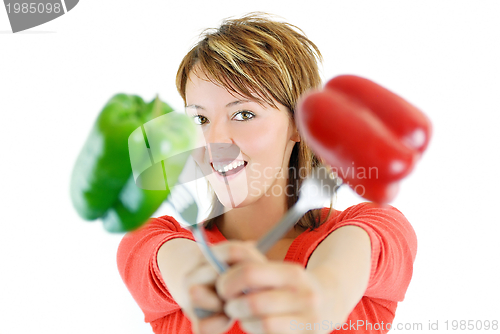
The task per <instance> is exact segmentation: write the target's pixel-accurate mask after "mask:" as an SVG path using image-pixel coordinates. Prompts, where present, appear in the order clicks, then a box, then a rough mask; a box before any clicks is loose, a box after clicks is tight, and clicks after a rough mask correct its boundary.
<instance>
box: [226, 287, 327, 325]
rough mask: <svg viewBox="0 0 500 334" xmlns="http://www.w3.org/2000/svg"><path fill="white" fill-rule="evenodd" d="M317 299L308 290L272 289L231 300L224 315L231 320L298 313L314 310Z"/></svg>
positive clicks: (317, 302)
mask: <svg viewBox="0 0 500 334" xmlns="http://www.w3.org/2000/svg"><path fill="white" fill-rule="evenodd" d="M319 302H320V300H319V298H318V296H317V295H316V294H315V293H313V292H312V291H311V290H309V289H302V290H299V291H296V290H295V289H293V290H292V289H289V288H285V289H273V290H265V291H257V292H252V293H249V294H247V295H243V296H241V297H238V298H235V299H231V300H229V301H228V302H227V303H226V304H225V305H224V311H225V313H226V314H227V315H228V316H229V317H232V318H237V319H250V318H254V317H260V316H266V315H267V316H268V315H285V314H294V313H300V312H302V311H303V310H316V309H317V308H318V306H319Z"/></svg>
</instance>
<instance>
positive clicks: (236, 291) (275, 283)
mask: <svg viewBox="0 0 500 334" xmlns="http://www.w3.org/2000/svg"><path fill="white" fill-rule="evenodd" d="M304 275H305V271H304V270H303V268H302V267H300V266H299V265H297V264H292V263H279V262H266V263H254V262H251V263H243V264H237V265H234V266H233V267H231V268H230V269H229V270H228V271H227V272H226V273H224V274H222V275H221V276H220V277H219V278H218V279H217V281H216V289H217V293H218V294H219V296H220V297H221V298H222V299H224V300H228V299H232V298H235V297H237V296H239V295H241V293H242V291H250V290H261V289H271V288H284V287H289V288H299V287H300V286H301V284H302V283H303V282H304V280H305V278H304Z"/></svg>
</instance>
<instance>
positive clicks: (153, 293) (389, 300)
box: [117, 203, 417, 334]
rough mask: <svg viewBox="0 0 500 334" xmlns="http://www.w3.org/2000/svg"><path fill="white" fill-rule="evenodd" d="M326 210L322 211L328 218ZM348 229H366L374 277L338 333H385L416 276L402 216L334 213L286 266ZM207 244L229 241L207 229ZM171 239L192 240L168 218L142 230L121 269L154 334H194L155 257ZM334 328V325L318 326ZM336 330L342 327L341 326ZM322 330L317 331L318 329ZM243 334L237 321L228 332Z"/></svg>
mask: <svg viewBox="0 0 500 334" xmlns="http://www.w3.org/2000/svg"><path fill="white" fill-rule="evenodd" d="M327 210H328V209H324V210H323V214H326V212H327ZM345 225H356V226H359V227H361V228H363V229H364V230H365V231H366V232H367V233H368V235H369V237H370V241H371V249H372V252H371V273H370V280H369V282H368V287H367V289H366V291H365V293H364V296H363V298H362V299H361V300H360V301H359V303H358V304H357V305H356V307H355V308H354V310H353V311H352V312H351V314H350V315H349V318H348V320H347V322H346V323H345V324H343V325H342V328H340V329H338V327H337V329H338V330H336V331H335V333H337V332H339V333H386V332H387V331H388V329H390V323H392V320H393V319H394V316H395V311H396V307H397V303H398V302H400V301H402V300H403V299H404V296H405V293H406V290H407V288H408V285H409V283H410V280H411V276H412V272H413V262H414V260H415V255H416V251H417V238H416V235H415V232H414V230H413V228H412V227H411V225H410V223H409V222H408V221H407V220H406V218H405V217H404V216H403V214H402V213H401V212H399V211H398V210H397V209H395V208H393V207H391V206H388V207H386V208H380V207H376V206H374V205H373V204H370V203H362V204H358V205H355V206H352V207H350V208H348V209H346V210H345V211H337V210H334V211H333V212H332V214H331V216H330V218H329V219H328V221H326V222H325V223H323V224H322V225H321V226H320V227H319V228H317V229H315V230H312V231H311V230H310V229H308V230H306V231H304V232H302V233H301V234H300V235H299V236H298V237H297V238H296V239H295V240H294V241H293V242H292V244H291V246H290V248H289V249H288V252H287V254H286V257H285V259H284V261H290V262H297V263H300V264H301V265H302V266H304V268H305V267H306V265H307V261H308V260H309V257H310V256H311V254H312V253H313V251H314V250H315V249H316V247H317V246H318V244H319V243H320V242H321V241H323V239H325V238H326V237H327V236H328V235H329V234H330V233H331V232H333V231H334V230H336V229H337V228H339V227H341V226H345ZM206 232H207V233H206V234H207V237H208V240H209V242H211V243H213V244H216V243H218V242H221V241H226V238H224V236H223V235H222V234H221V233H220V231H219V230H218V229H217V227H214V228H213V229H212V230H207V231H206ZM173 238H186V239H190V240H194V238H193V235H192V234H191V232H189V231H188V230H186V229H184V228H183V227H182V226H181V225H179V223H178V222H177V221H176V220H175V219H173V218H172V217H169V216H163V217H160V218H154V219H151V220H150V221H149V222H148V223H147V224H146V225H145V226H144V227H142V228H141V229H139V230H137V231H134V232H132V233H128V234H127V235H126V236H125V237H124V238H123V240H122V241H121V243H120V246H119V248H118V256H117V261H118V270H119V272H120V275H121V277H122V279H123V281H124V282H125V285H126V286H127V288H128V289H129V291H130V293H131V294H132V296H133V297H134V299H135V301H136V302H137V304H138V305H139V307H140V308H141V309H142V311H143V312H144V316H145V321H146V322H149V323H150V324H151V326H152V328H153V331H154V333H157V334H159V333H176V334H177V333H179V334H180V333H192V332H191V323H190V321H189V320H188V319H187V318H186V317H185V316H184V314H183V313H182V310H181V309H180V307H179V305H178V304H177V303H176V302H175V301H174V299H173V298H172V296H171V295H170V293H169V292H168V289H167V287H166V285H165V282H164V281H163V279H162V276H161V273H160V270H159V269H158V264H157V262H156V256H157V253H158V249H159V248H160V246H161V245H162V244H163V243H165V242H166V241H168V240H170V239H173ZM307 326H311V328H312V326H314V324H304V323H298V322H297V323H293V322H292V323H291V324H290V328H291V329H296V330H306V329H307V328H308V327H307ZM316 326H322V327H321V328H326V329H329V328H331V329H332V331H333V330H334V329H335V326H336V325H335V324H332V323H330V322H327V321H326V320H325V321H323V322H322V323H316ZM337 326H340V324H339V325H337ZM316 328H319V327H316ZM227 333H230V334H236V333H244V332H243V331H242V330H241V329H240V327H239V326H238V322H236V323H235V325H234V326H233V327H232V328H231V329H230V330H229V331H228V332H227Z"/></svg>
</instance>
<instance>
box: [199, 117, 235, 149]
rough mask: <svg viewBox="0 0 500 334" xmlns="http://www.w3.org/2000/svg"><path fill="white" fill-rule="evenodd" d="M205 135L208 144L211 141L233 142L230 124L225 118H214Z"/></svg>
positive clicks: (204, 132)
mask: <svg viewBox="0 0 500 334" xmlns="http://www.w3.org/2000/svg"><path fill="white" fill-rule="evenodd" d="M203 136H204V137H205V141H206V143H207V144H210V143H233V138H232V135H231V130H230V129H229V124H227V122H226V121H225V120H218V119H214V120H212V122H211V124H210V125H209V127H208V128H206V130H205V131H203Z"/></svg>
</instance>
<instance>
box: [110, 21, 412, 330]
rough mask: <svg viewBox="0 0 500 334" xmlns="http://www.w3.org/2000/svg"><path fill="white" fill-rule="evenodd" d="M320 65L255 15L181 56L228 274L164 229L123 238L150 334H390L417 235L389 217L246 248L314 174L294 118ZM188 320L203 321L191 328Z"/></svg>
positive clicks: (317, 222)
mask: <svg viewBox="0 0 500 334" xmlns="http://www.w3.org/2000/svg"><path fill="white" fill-rule="evenodd" d="M320 59H321V55H320V53H319V51H318V49H317V48H316V46H315V45H314V44H313V43H312V42H311V41H309V40H308V39H307V38H306V37H305V35H304V34H303V33H302V32H301V31H300V30H299V29H298V28H296V27H294V26H292V25H290V24H288V23H283V22H277V21H274V20H272V19H270V18H268V17H267V16H265V15H256V14H251V15H247V16H245V17H243V18H241V19H234V20H226V21H224V22H223V24H222V25H221V27H220V28H219V29H217V30H213V31H211V30H208V31H206V32H205V33H204V35H203V37H202V39H201V41H200V42H199V43H198V44H196V45H195V46H194V47H193V49H192V50H191V51H190V52H189V53H188V54H187V55H186V56H185V57H184V59H183V61H182V63H181V65H180V67H179V71H178V75H177V87H178V90H179V93H180V94H181V96H182V97H183V99H184V102H185V106H186V113H187V114H188V115H190V116H191V117H192V118H193V119H194V121H195V122H196V123H197V124H198V130H199V131H200V133H201V134H202V135H201V136H199V138H201V141H202V142H203V143H200V145H203V146H205V147H206V149H205V150H204V151H203V152H202V153H201V154H199V155H197V156H196V157H195V160H196V162H197V163H198V164H199V165H200V166H201V167H202V169H205V170H206V169H209V170H210V171H212V173H210V174H209V175H207V179H208V182H209V183H210V185H211V187H212V188H213V190H214V192H215V196H214V201H213V205H214V206H213V210H212V212H211V214H210V215H209V217H207V219H206V220H205V222H204V223H205V225H206V227H207V236H208V239H209V240H210V241H211V242H212V243H213V244H214V245H213V247H212V248H213V251H214V253H215V254H216V256H217V257H218V258H219V259H220V260H221V261H225V262H226V263H228V264H229V265H230V268H229V269H228V270H227V271H226V272H225V273H223V274H221V275H218V274H217V273H216V272H215V271H214V269H212V267H211V266H210V265H209V264H208V263H207V261H206V260H205V259H204V257H203V255H202V253H201V252H200V250H199V248H198V247H197V246H196V244H195V243H194V242H193V240H194V238H193V236H192V234H191V233H190V232H188V231H187V230H185V229H183V228H182V227H181V226H180V225H179V223H178V222H177V221H175V219H173V218H172V217H169V216H163V217H160V218H156V219H152V220H151V221H150V222H149V223H148V224H147V225H146V226H145V227H144V228H142V229H140V230H139V231H136V232H133V233H131V234H128V235H127V236H125V237H124V239H123V240H122V242H121V244H120V248H119V250H118V267H119V270H120V273H121V275H122V278H123V280H124V282H125V284H126V285H127V287H128V289H129V290H130V292H131V293H132V295H133V297H134V298H135V300H136V301H137V303H138V304H139V306H140V307H141V309H142V310H143V312H144V314H145V321H146V322H149V323H151V326H152V328H153V330H154V332H155V333H189V332H197V333H210V334H216V333H224V332H227V333H294V332H295V330H296V329H297V324H311V326H312V327H311V328H312V329H313V332H314V333H330V332H332V331H333V330H335V329H337V330H339V331H340V332H344V333H354V332H356V333H380V332H382V333H385V332H387V331H388V330H389V329H390V326H387V325H386V324H387V323H390V322H391V321H392V320H393V318H394V315H395V310H396V307H397V304H398V302H399V301H402V300H403V298H404V294H405V292H406V289H407V287H408V284H409V282H410V279H411V276H412V268H413V261H414V258H415V254H416V236H415V233H414V231H413V229H412V227H411V225H410V224H409V223H408V221H407V220H406V218H405V217H404V216H403V215H402V214H401V212H399V211H398V210H396V209H395V208H393V207H390V206H386V207H379V206H376V205H374V204H371V203H363V204H359V205H356V206H353V207H350V208H348V209H346V210H345V211H343V212H340V211H337V210H333V209H332V208H323V209H321V210H312V211H310V212H308V213H307V214H306V215H305V216H304V217H302V219H301V220H300V221H299V222H298V223H297V224H296V225H295V228H294V229H292V230H291V231H290V232H289V233H288V234H286V235H285V236H284V237H283V238H282V239H281V240H280V241H278V242H277V243H276V244H275V245H274V247H272V248H271V249H270V250H269V251H268V252H267V253H266V254H261V253H260V252H259V251H258V250H257V248H256V247H255V241H256V240H258V239H259V238H261V237H262V236H263V235H265V234H266V233H267V232H268V231H269V230H270V229H271V228H272V227H273V226H274V225H275V224H276V223H277V222H278V221H279V220H280V218H281V217H282V216H283V215H284V214H285V213H286V212H287V210H288V209H289V208H290V207H291V206H292V205H293V204H294V203H296V202H297V198H298V190H299V188H300V185H301V183H302V181H303V180H304V178H305V177H306V176H308V175H309V174H310V173H311V170H312V168H313V167H315V166H317V165H319V161H320V159H319V158H318V157H316V156H315V155H314V154H313V153H312V152H311V150H310V149H309V148H308V146H307V145H306V143H305V142H304V140H302V139H301V136H300V134H299V132H298V131H297V126H296V124H295V117H294V112H295V106H296V104H297V101H298V99H299V97H300V96H301V95H302V94H304V93H305V92H306V91H308V90H310V89H314V88H318V87H319V86H320V84H321V81H320V76H319V73H318V65H317V62H318V60H320ZM234 148H237V150H235V149H234ZM235 152H237V154H236V153H235ZM297 171H298V172H297ZM228 189H230V190H231V191H230V194H231V196H228ZM194 308H198V309H205V310H210V311H213V315H211V316H208V317H206V318H202V319H201V318H198V317H197V315H196V313H195V312H194ZM361 323H363V324H366V325H367V324H370V327H369V326H368V325H367V326H366V327H362V328H360V327H359V326H360V324H361ZM353 324H354V327H353ZM383 324H385V326H382V325H383ZM381 326H382V327H381Z"/></svg>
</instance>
